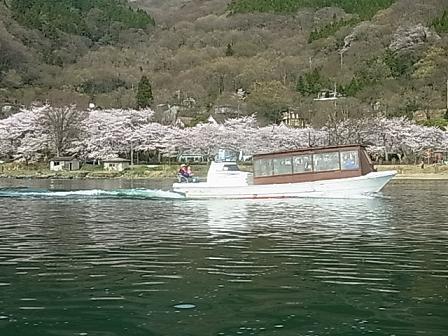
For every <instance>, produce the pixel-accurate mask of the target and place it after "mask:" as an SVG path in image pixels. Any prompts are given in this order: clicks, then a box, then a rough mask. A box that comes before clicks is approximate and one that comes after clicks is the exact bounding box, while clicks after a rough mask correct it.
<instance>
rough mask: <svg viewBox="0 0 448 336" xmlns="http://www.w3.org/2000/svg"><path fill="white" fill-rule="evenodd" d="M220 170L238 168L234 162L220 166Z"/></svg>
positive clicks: (237, 169)
mask: <svg viewBox="0 0 448 336" xmlns="http://www.w3.org/2000/svg"><path fill="white" fill-rule="evenodd" d="M222 170H225V171H240V169H239V168H238V166H237V165H236V164H228V165H224V166H223V167H222Z"/></svg>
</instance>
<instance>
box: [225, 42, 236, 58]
mask: <svg viewBox="0 0 448 336" xmlns="http://www.w3.org/2000/svg"><path fill="white" fill-rule="evenodd" d="M234 53H235V52H234V51H233V49H232V45H231V44H230V43H229V44H227V49H226V56H233V54H234Z"/></svg>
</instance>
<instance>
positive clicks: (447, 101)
mask: <svg viewBox="0 0 448 336" xmlns="http://www.w3.org/2000/svg"><path fill="white" fill-rule="evenodd" d="M446 110H447V112H448V79H447V80H446Z"/></svg>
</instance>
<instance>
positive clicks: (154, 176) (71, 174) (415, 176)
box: [0, 165, 448, 181]
mask: <svg viewBox="0 0 448 336" xmlns="http://www.w3.org/2000/svg"><path fill="white" fill-rule="evenodd" d="M151 168H152V169H151ZM151 168H150V169H148V168H147V167H144V168H143V167H142V166H140V167H139V168H137V167H136V168H134V169H133V170H125V171H122V172H117V171H105V170H93V171H92V170H77V171H62V172H60V171H59V172H54V171H50V170H48V169H45V168H44V169H42V167H36V168H34V169H33V168H32V167H28V169H23V168H22V169H20V168H19V169H7V170H6V169H4V170H3V171H0V179H17V180H27V179H28V180H107V179H109V180H166V179H172V180H173V181H175V180H176V179H177V177H176V176H177V166H163V165H160V166H156V167H151ZM247 168H248V167H246V169H243V170H248V169H247ZM376 168H377V170H378V171H386V170H396V171H397V173H398V174H397V175H396V176H395V177H394V178H393V181H398V180H448V165H445V166H440V165H427V166H425V167H424V168H421V167H420V166H416V165H376ZM193 171H194V172H195V176H198V177H205V176H207V166H194V167H193Z"/></svg>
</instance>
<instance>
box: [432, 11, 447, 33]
mask: <svg viewBox="0 0 448 336" xmlns="http://www.w3.org/2000/svg"><path fill="white" fill-rule="evenodd" d="M431 26H432V27H434V29H435V30H436V32H438V33H439V34H440V33H448V10H444V11H443V14H442V16H441V17H439V18H437V19H435V20H434V21H432V23H431Z"/></svg>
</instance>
